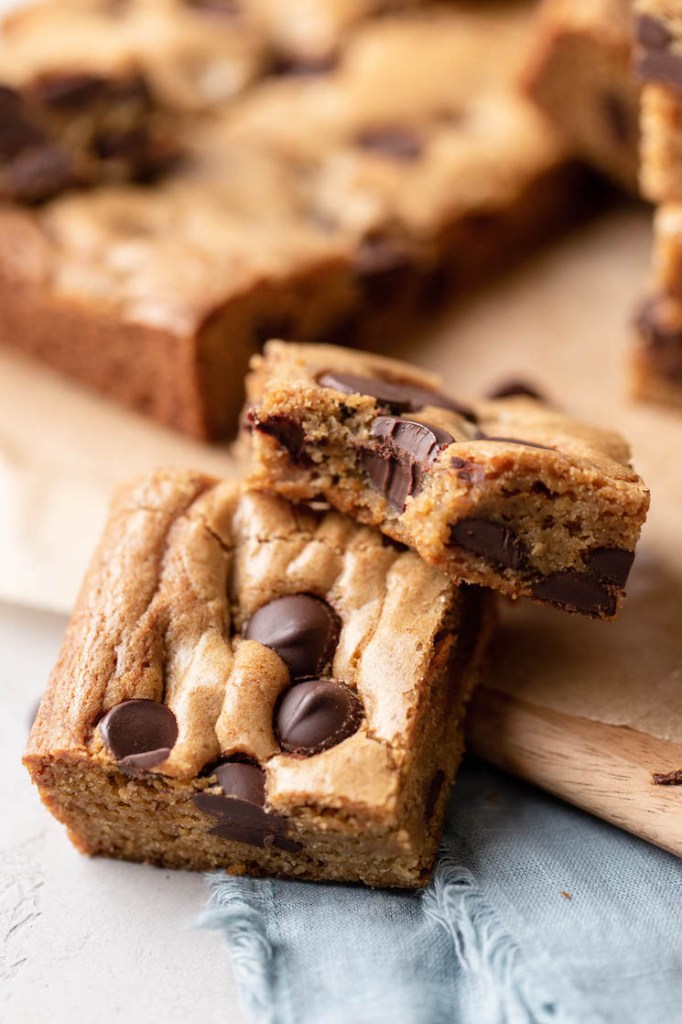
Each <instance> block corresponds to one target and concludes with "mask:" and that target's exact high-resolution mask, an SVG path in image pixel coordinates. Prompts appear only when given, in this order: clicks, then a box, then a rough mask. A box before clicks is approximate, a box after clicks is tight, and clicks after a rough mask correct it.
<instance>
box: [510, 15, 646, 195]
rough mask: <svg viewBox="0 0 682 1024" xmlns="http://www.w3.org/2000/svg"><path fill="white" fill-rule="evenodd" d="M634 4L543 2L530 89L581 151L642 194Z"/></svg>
mask: <svg viewBox="0 0 682 1024" xmlns="http://www.w3.org/2000/svg"><path fill="white" fill-rule="evenodd" d="M632 19H633V12H632V0H544V2H543V4H542V6H541V9H540V16H539V25H538V40H537V43H536V46H535V51H534V53H533V56H532V58H531V61H530V65H529V68H528V70H527V73H526V87H527V89H528V92H529V94H530V95H531V96H532V97H533V99H534V100H535V101H536V102H537V103H538V104H539V105H540V106H541V107H542V108H543V110H545V111H546V112H547V113H548V114H549V115H550V116H551V118H552V120H553V121H554V123H555V124H556V126H557V127H558V128H559V130H560V131H562V132H563V133H565V135H566V138H567V140H568V141H569V142H570V143H571V144H572V145H573V146H574V148H575V151H576V152H577V153H578V154H579V155H580V156H581V157H583V158H584V159H585V160H587V161H588V162H589V163H592V164H594V165H595V166H596V167H598V168H599V169H600V170H602V171H604V172H605V173H606V174H608V175H609V176H610V177H612V178H613V179H614V180H615V181H616V182H618V183H619V184H620V185H623V186H625V188H628V189H630V190H633V191H635V190H636V189H637V167H638V153H637V141H638V136H639V131H638V122H639V87H638V84H637V82H636V80H635V78H634V76H633V74H632V69H631V59H632Z"/></svg>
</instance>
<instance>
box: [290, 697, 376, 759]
mask: <svg viewBox="0 0 682 1024" xmlns="http://www.w3.org/2000/svg"><path fill="white" fill-rule="evenodd" d="M361 721H362V706H361V704H360V701H359V700H358V698H357V697H356V696H355V694H354V693H353V692H352V690H349V689H348V687H347V686H343V685H342V684H341V683H335V682H333V681H332V680H329V679H309V680H308V681H307V682H305V683H297V684H296V685H295V686H292V687H291V689H290V690H287V691H286V693H285V694H284V696H283V697H282V699H281V701H280V703H279V706H278V708H277V710H276V712H275V734H276V736H277V738H278V740H279V742H280V745H281V747H282V749H283V750H286V751H287V752H288V753H291V754H300V755H305V756H307V757H310V756H311V755H312V754H319V753H320V752H321V751H323V750H328V749H329V747H335V746H336V745H337V743H341V741H342V740H345V739H347V738H348V737H349V736H352V735H353V733H354V732H357V729H358V726H359V725H360V722H361Z"/></svg>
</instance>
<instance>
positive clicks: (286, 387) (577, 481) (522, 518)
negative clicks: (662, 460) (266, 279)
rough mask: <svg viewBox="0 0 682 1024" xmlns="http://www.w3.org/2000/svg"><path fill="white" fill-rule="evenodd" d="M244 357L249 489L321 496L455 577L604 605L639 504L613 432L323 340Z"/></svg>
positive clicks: (576, 607)
mask: <svg viewBox="0 0 682 1024" xmlns="http://www.w3.org/2000/svg"><path fill="white" fill-rule="evenodd" d="M252 366H253V371H252V375H251V378H250V380H249V382H248V393H249V395H248V397H249V401H250V403H251V408H250V410H249V412H248V413H247V416H246V423H247V426H250V427H251V438H252V448H253V455H254V469H253V473H252V477H251V482H252V484H253V485H254V486H256V487H259V488H264V489H268V490H273V491H276V492H277V493H280V494H282V495H285V496H287V497H288V498H290V499H293V500H296V501H306V500H311V499H315V498H320V497H321V498H323V499H324V500H326V501H328V502H330V503H331V504H332V505H333V506H334V507H335V508H338V509H340V510H342V511H344V512H347V513H349V514H350V515H352V516H354V517H355V518H356V519H358V520H360V521H361V522H365V523H370V524H372V525H375V526H378V527H379V528H380V529H381V530H382V531H383V532H384V533H386V534H387V535H388V536H389V537H392V538H393V539H394V540H397V541H399V542H401V543H404V544H406V545H408V546H409V547H411V548H413V549H414V550H415V551H417V552H418V553H419V554H420V555H421V556H422V558H424V559H425V560H426V561H427V562H429V563H430V564H431V565H434V566H438V567H439V568H440V569H443V570H445V572H447V573H448V574H449V575H450V576H451V577H452V578H454V579H457V580H466V581H468V582H472V583H478V584H482V585H484V586H487V587H492V588H494V589H496V590H498V591H500V592H501V593H503V594H507V595H509V596H510V597H530V598H533V599H535V600H536V601H540V602H543V603H547V604H551V605H555V606H556V607H558V608H562V609H564V610H566V611H571V612H579V613H582V614H584V615H591V616H593V617H595V618H611V617H612V616H614V615H615V614H616V611H617V609H618V604H619V601H620V598H621V597H622V596H623V593H624V587H625V583H626V580H627V577H628V573H629V571H630V567H631V565H632V561H633V558H634V553H635V545H636V543H637V539H638V537H639V533H640V529H641V527H642V523H643V521H644V518H645V516H646V512H647V508H648V501H649V496H648V491H647V489H646V487H645V486H644V484H643V482H642V480H641V479H640V478H639V477H638V476H637V474H636V473H635V472H634V471H633V470H632V468H631V466H630V462H629V449H628V445H627V443H626V442H625V441H624V440H623V438H622V437H620V435H618V434H617V433H615V432H612V431H607V430H598V429H595V428H592V427H588V426H585V425H583V424H580V423H576V422H575V421H573V420H570V419H569V418H568V417H566V416H564V415H561V414H560V413H558V412H556V411H555V410H553V409H551V408H549V407H548V406H546V405H544V404H543V403H542V402H539V401H537V400H534V399H533V398H530V397H528V396H527V395H523V394H521V395H518V396H515V395H511V396H508V397H506V398H502V399H496V400H489V401H475V402H469V401H467V402H462V401H459V400H455V399H454V398H452V397H451V396H450V395H449V394H447V393H445V392H444V391H443V384H442V382H441V381H440V380H439V378H438V377H436V376H434V375H432V374H427V373H424V372H422V371H419V370H417V369H416V368H414V367H412V366H410V365H408V364H405V363H400V362H397V361H394V360H389V359H384V358H381V357H378V356H370V355H359V354H357V353H352V352H348V351H345V350H343V349H337V348H334V347H331V346H309V345H284V344H283V343H281V342H277V341H271V342H269V343H268V344H267V345H266V348H265V354H264V356H262V357H257V358H256V359H255V360H254V362H253V364H252Z"/></svg>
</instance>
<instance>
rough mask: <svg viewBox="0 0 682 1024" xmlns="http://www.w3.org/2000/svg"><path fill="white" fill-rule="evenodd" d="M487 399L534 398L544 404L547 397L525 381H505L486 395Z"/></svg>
mask: <svg viewBox="0 0 682 1024" xmlns="http://www.w3.org/2000/svg"><path fill="white" fill-rule="evenodd" d="M485 397H486V398H491V399H495V398H534V399H535V400H536V401H537V402H544V401H545V397H544V395H542V394H541V392H540V391H538V390H537V388H535V387H534V386H533V385H532V384H529V383H528V382H527V381H525V380H505V381H503V382H502V383H501V384H498V385H497V387H495V388H491V389H490V391H488V392H487V393H486V396H485Z"/></svg>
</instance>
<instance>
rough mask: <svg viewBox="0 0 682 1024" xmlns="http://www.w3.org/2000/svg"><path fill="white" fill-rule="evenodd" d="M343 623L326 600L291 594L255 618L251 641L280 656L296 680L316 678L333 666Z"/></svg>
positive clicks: (248, 633) (265, 607) (250, 627)
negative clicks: (307, 677)
mask: <svg viewBox="0 0 682 1024" xmlns="http://www.w3.org/2000/svg"><path fill="white" fill-rule="evenodd" d="M340 631H341V623H340V620H339V617H338V615H337V614H336V612H335V611H334V610H333V609H332V608H330V607H329V605H328V604H327V602H326V601H323V600H322V599H321V598H319V597H312V596H311V595H310V594H290V595H287V596H286V597H278V598H276V599H275V600H274V601H270V602H269V603H268V604H264V605H263V606H262V608H259V609H258V611H257V612H255V613H254V614H253V615H252V616H251V620H250V622H249V624H248V626H247V627H246V632H245V634H244V635H245V637H246V639H247V640H258V642H259V643H261V644H265V646H266V647H270V648H272V650H273V651H275V652H276V653H277V654H279V656H280V658H281V659H282V661H283V662H284V663H285V664H286V666H287V668H288V669H289V671H290V672H291V675H292V677H293V678H294V679H300V678H305V677H306V676H316V675H319V674H320V673H321V672H323V671H324V670H325V669H327V668H328V667H329V665H330V664H331V661H332V658H333V656H334V651H335V650H336V645H337V643H338V641H339V633H340Z"/></svg>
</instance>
